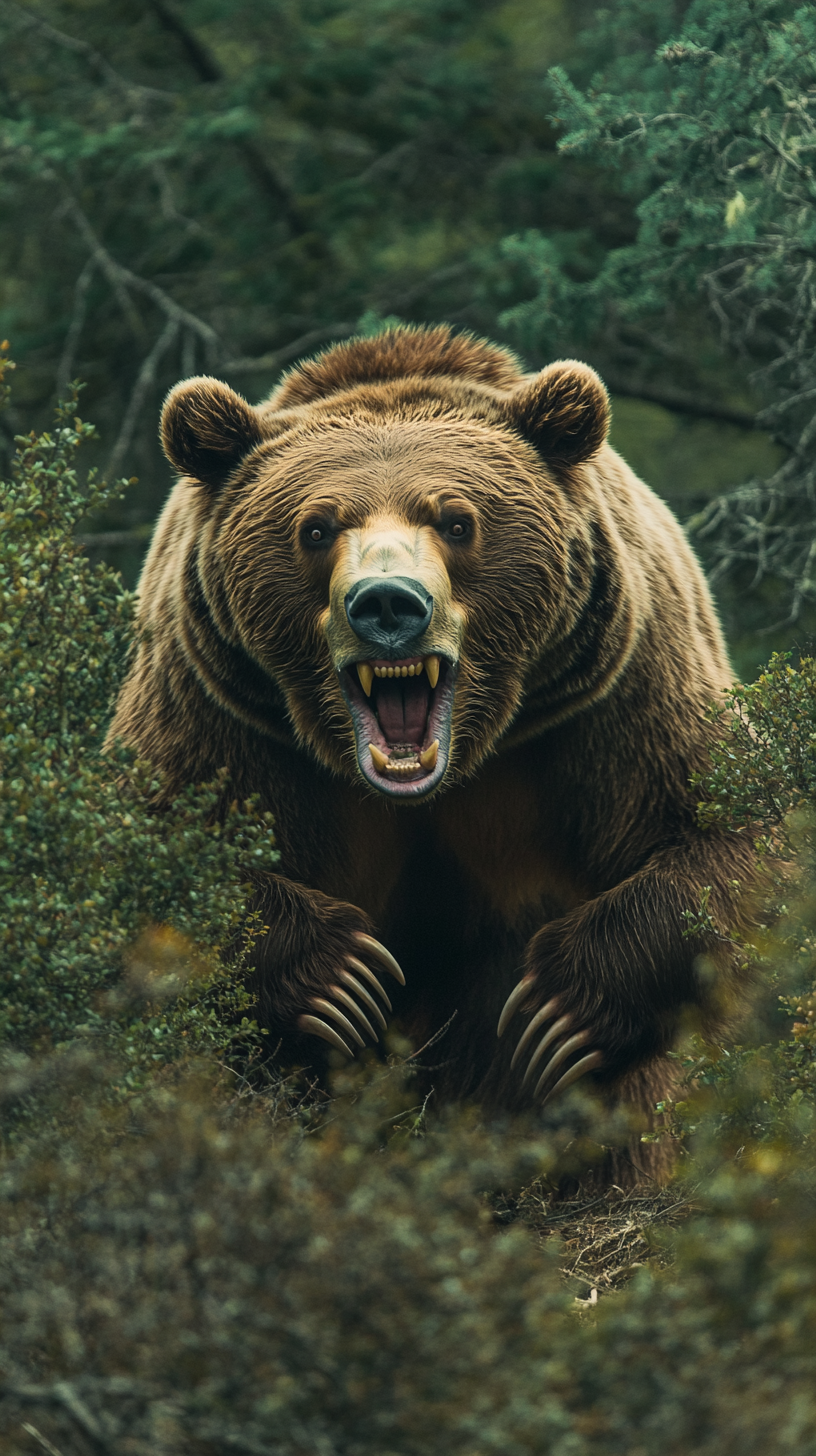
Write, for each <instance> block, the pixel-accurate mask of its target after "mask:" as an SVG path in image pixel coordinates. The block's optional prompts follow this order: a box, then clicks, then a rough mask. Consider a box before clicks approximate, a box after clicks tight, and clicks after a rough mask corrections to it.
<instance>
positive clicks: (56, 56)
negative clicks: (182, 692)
mask: <svg viewBox="0 0 816 1456" xmlns="http://www.w3.org/2000/svg"><path fill="white" fill-rule="evenodd" d="M813 28H814V22H813V17H812V14H811V12H810V10H809V8H808V7H805V8H797V6H796V5H795V4H792V3H777V0H720V3H716V4H705V5H701V4H693V5H691V6H689V5H688V4H686V3H685V0H676V3H670V0H659V3H652V0H616V3H615V4H614V5H613V6H612V7H611V8H610V9H609V10H607V11H605V12H596V7H595V6H594V4H592V3H590V0H577V3H571V4H566V3H565V0H503V3H499V0H472V3H468V4H465V3H460V0H351V3H349V0H264V3H254V4H252V5H250V4H248V3H246V4H245V3H241V0H185V3H183V4H181V3H179V0H145V3H137V0H33V3H31V4H28V5H18V4H16V3H11V0H9V3H7V4H6V5H5V6H4V7H3V11H2V16H0V148H1V150H0V188H2V192H1V194H0V196H1V197H2V218H3V222H2V231H1V233H0V333H1V334H4V335H7V336H10V337H11V338H12V340H13V345H14V351H15V356H16V358H17V360H18V362H19V366H20V367H19V374H18V385H17V388H16V390H15V399H16V410H17V418H16V420H15V418H14V417H13V416H12V417H11V418H10V419H9V420H7V422H6V437H7V442H8V438H9V437H10V435H11V433H13V429H14V427H15V425H19V423H20V421H21V420H22V419H23V418H24V420H25V423H26V426H27V427H30V426H31V425H34V426H42V425H44V424H45V423H46V421H47V419H48V418H50V412H51V409H52V407H53V403H54V400H55V398H56V396H57V394H58V393H59V392H60V391H61V390H64V387H65V385H66V383H67V381H68V380H69V379H71V378H73V377H75V376H81V377H82V378H83V379H85V380H86V381H87V382H88V394H87V396H86V398H85V400H84V402H83V403H84V406H85V409H86V410H87V413H88V414H89V415H90V417H91V418H93V419H94V420H95V421H96V422H97V425H98V427H99V431H100V436H101V442H102V444H101V449H100V451H99V464H100V466H101V469H102V472H103V474H105V475H106V476H109V477H111V478H113V477H115V476H117V475H118V474H120V473H121V472H122V470H124V469H126V470H127V473H128V474H132V475H136V476H138V484H137V485H135V486H133V487H132V488H131V490H130V491H129V493H128V494H127V496H126V497H125V500H124V502H122V503H121V504H119V505H117V506H115V507H114V506H109V507H108V508H107V510H106V511H105V512H103V513H101V514H100V513H97V515H96V516H95V518H94V519H93V521H91V522H88V523H86V534H91V535H92V536H93V538H94V539H93V542H92V546H93V549H94V551H95V552H100V551H101V552H104V553H105V555H106V556H107V558H108V559H110V560H111V561H112V562H113V563H114V564H115V565H117V566H120V567H122V568H123V569H124V571H125V574H126V577H127V578H128V579H129V580H130V581H132V580H133V579H135V574H136V571H137V569H138V564H139V560H140V558H141V554H142V551H143V549H144V544H145V542H146V540H147V539H148V537H149V533H150V529H151V525H152V522H153V520H154V519H155V516H156V513H157V510H158V509H159V507H160V505H161V502H162V500H163V498H164V496H165V494H166V491H167V488H168V485H169V482H170V474H169V471H168V469H167V467H166V466H165V464H164V463H163V461H162V459H161V456H160V454H159V451H158V446H157V442H156V420H157V414H158V409H159V405H160V401H161V398H162V396H163V394H164V392H165V391H166V389H167V388H168V387H169V386H170V385H171V384H172V383H173V382H175V380H177V379H178V378H180V377H182V376H184V375H187V374H191V373H195V372H209V373H214V374H217V375H219V376H221V377H224V378H226V379H227V380H228V381H229V382H230V383H231V384H233V385H234V386H235V387H236V388H238V389H240V390H241V391H242V392H244V393H246V394H247V396H248V397H249V398H250V399H253V400H254V399H259V398H262V397H263V396H264V395H265V394H266V393H267V392H268V390H269V389H270V387H271V386H272V385H273V384H274V383H275V381H276V379H277V378H278V377H279V375H280V372H281V370H282V369H283V368H285V367H286V366H287V365H289V364H291V363H293V362H295V361H296V360H297V359H298V358H299V357H302V356H303V355H307V354H309V353H312V352H314V351H315V350H317V349H319V348H320V347H322V346H325V345H327V344H329V343H330V342H331V341H332V340H335V339H339V338H342V337H346V336H348V335H349V334H350V333H352V332H356V331H364V332H365V331H371V330H372V329H375V328H376V327H377V326H378V325H379V323H380V322H381V321H382V320H383V319H387V318H389V317H398V318H401V319H404V320H407V321H426V320H439V319H446V320H448V321H451V322H453V323H454V324H455V325H457V326H459V327H462V328H470V329H474V330H476V331H478V332H481V333H485V334H489V335H491V336H492V337H494V338H498V339H500V340H502V341H504V342H506V343H509V344H511V345H512V346H513V347H515V348H517V349H518V350H519V351H520V352H521V353H522V355H523V357H524V358H525V359H526V361H527V362H528V364H529V365H530V367H537V366H539V365H541V364H543V363H545V362H547V361H548V360H549V359H551V358H554V357H558V356H559V355H563V354H570V353H577V354H580V355H581V356H583V357H585V358H588V359H590V360H591V361H592V362H593V363H595V364H596V365H597V366H598V367H599V368H600V369H601V371H602V373H603V374H604V377H605V378H606V379H607V381H608V383H609V385H610V387H611V389H612V392H613V397H614V401H615V423H614V434H613V443H615V444H616V445H617V446H618V448H620V449H621V450H622V452H623V453H624V454H625V455H626V456H627V458H629V460H630V461H631V463H632V464H633V465H634V466H635V468H636V469H638V470H640V471H641V472H642V473H643V474H644V475H645V476H646V478H647V479H648V480H649V481H650V482H651V483H652V484H653V485H654V486H655V488H657V489H658V490H659V491H660V492H661V493H662V494H664V495H665V496H666V498H668V499H669V500H670V502H671V503H672V504H673V505H674V506H675V508H676V509H678V511H679V513H680V515H681V517H683V518H684V519H686V520H688V519H690V518H698V519H697V527H698V535H697V540H698V545H699V547H700V549H701V551H702V552H703V554H704V555H705V556H706V557H707V560H708V563H709V565H710V566H711V568H712V572H713V574H714V576H715V579H716V580H715V584H716V586H717V589H718V591H719V592H720V594H721V599H722V604H723V607H724V611H725V614H726V617H727V620H728V625H729V627H730V629H731V636H732V641H733V644H734V646H735V649H736V653H737V665H738V667H740V668H743V669H744V670H748V669H749V668H750V667H751V666H753V665H754V663H756V662H758V661H760V660H762V659H763V658H764V657H766V656H767V654H768V651H769V650H770V648H771V647H772V646H784V645H786V644H787V643H788V642H790V641H791V640H794V639H795V640H796V641H802V640H803V639H806V637H807V634H808V632H809V630H810V627H811V625H812V618H811V609H810V605H809V604H810V603H811V601H812V600H813V597H814V587H813V584H812V581H811V576H813V577H814V578H815V579H816V570H814V571H813V572H812V571H811V567H812V565H813V557H814V549H813V540H814V535H813V530H812V524H811V523H812V518H813V508H812V504H811V494H812V491H813V481H812V479H811V476H810V474H809V458H810V435H809V433H808V431H809V428H810V421H811V419H812V418H813V400H812V398H811V395H810V394H809V391H810V390H811V389H812V387H813V386H812V383H810V382H809V381H810V380H811V378H812V364H813V360H812V350H813V340H812V327H813V324H812V320H813V302H812V282H811V269H812V266H813V252H814V235H813V215H812V214H813V207H812V204H813V180H812V172H811V164H812V159H813V145H814V131H813V120H812V118H813V104H814V96H816V93H814V89H813V87H814V79H815V78H816V72H814V62H813V55H814V35H813ZM553 67H556V70H555V71H554V72H553V71H552V68H553ZM760 411H762V413H760V414H759V420H758V424H759V426H760V428H757V427H756V425H757V414H758V412H760ZM739 487H742V491H741V493H739V491H738V493H737V494H736V495H735V494H734V489H735V488H739ZM775 624H776V625H775ZM769 627H770V628H774V627H775V630H772V631H771V632H767V630H766V629H768V628H769Z"/></svg>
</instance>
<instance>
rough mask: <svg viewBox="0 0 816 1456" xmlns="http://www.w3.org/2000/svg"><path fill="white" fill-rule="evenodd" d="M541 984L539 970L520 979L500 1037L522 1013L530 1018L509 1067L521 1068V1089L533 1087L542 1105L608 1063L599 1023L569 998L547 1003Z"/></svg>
mask: <svg viewBox="0 0 816 1456" xmlns="http://www.w3.org/2000/svg"><path fill="white" fill-rule="evenodd" d="M540 987H541V982H540V978H539V976H538V975H537V974H536V973H535V972H534V971H531V972H528V974H527V975H526V976H524V977H523V978H522V980H520V981H519V983H518V985H517V986H516V987H515V988H514V989H513V990H512V991H511V992H510V995H509V996H508V998H507V1001H506V1002H505V1004H504V1009H503V1010H502V1013H501V1016H500V1017H499V1025H498V1028H497V1035H498V1036H503V1035H504V1033H505V1031H506V1030H507V1027H508V1026H509V1025H510V1022H511V1021H512V1020H513V1018H514V1017H515V1015H516V1013H517V1012H518V1011H522V1012H526V1013H527V1014H528V1015H529V1016H530V1020H529V1021H528V1023H527V1026H526V1027H525V1029H524V1031H523V1032H522V1034H521V1037H520V1039H519V1042H518V1045H517V1046H516V1049H515V1051H514V1052H513V1058H512V1061H511V1063H510V1069H511V1071H512V1070H514V1069H515V1068H516V1067H518V1071H519V1075H520V1077H521V1087H522V1088H523V1089H526V1088H528V1087H529V1088H530V1093H531V1097H532V1100H533V1101H534V1102H538V1101H539V1100H540V1101H541V1106H542V1107H543V1106H544V1104H545V1103H546V1102H549V1100H550V1098H551V1097H555V1096H556V1095H557V1094H558V1093H559V1092H563V1091H564V1090H565V1089H566V1088H567V1087H571V1086H572V1084H573V1083H574V1082H577V1081H578V1079H579V1078H580V1077H583V1076H585V1075H586V1073H587V1072H594V1071H595V1070H596V1069H597V1068H598V1067H601V1066H603V1063H604V1053H603V1051H602V1050H601V1048H600V1046H598V1045H597V1042H598V1041H599V1040H600V1037H599V1036H598V1034H597V1032H596V1030H595V1027H594V1026H593V1025H589V1026H587V1025H582V1020H583V1019H584V1018H583V1017H582V1016H581V1013H580V1011H579V1010H578V1009H577V1008H576V1009H574V1010H571V1009H569V1005H568V998H567V997H566V996H565V995H555V996H548V997H547V999H546V1000H545V1001H544V1003H543V1005H542V1004H541V995H542V993H541V989H540ZM593 1043H596V1045H593Z"/></svg>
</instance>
